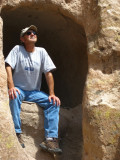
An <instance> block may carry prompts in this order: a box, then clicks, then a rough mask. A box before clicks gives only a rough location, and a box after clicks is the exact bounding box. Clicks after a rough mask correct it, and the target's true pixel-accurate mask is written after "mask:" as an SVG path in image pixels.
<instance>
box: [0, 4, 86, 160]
mask: <svg viewBox="0 0 120 160" xmlns="http://www.w3.org/2000/svg"><path fill="white" fill-rule="evenodd" d="M1 16H2V18H3V53H4V57H6V56H7V55H8V53H9V51H10V50H11V49H12V48H13V47H14V46H15V45H17V44H20V40H19V35H20V31H21V29H23V28H25V27H27V26H29V25H31V24H34V25H36V26H37V27H38V42H37V44H36V45H37V46H41V47H44V48H45V49H46V50H47V52H48V53H49V55H50V56H51V58H52V60H53V61H54V63H55V65H56V66H57V70H56V71H55V72H53V74H54V79H55V93H56V95H57V96H58V97H60V99H61V101H62V107H63V108H72V109H71V110H64V109H62V110H61V114H60V136H61V138H62V143H61V145H62V149H63V154H62V157H61V158H60V159H62V160H66V158H67V159H69V160H73V159H76V160H78V159H81V153H82V131H81V128H82V120H81V119H82V118H81V117H82V116H81V110H82V109H80V107H81V104H82V97H83V89H84V85H85V80H86V75H87V68H88V62H87V41H86V36H85V32H84V29H83V28H82V27H81V26H80V25H78V24H76V23H75V22H74V21H73V20H72V19H70V18H67V17H66V16H65V15H63V14H61V13H58V12H55V11H50V10H49V9H48V10H47V11H43V10H42V11H41V10H37V11H36V10H34V9H32V10H31V9H29V8H26V7H22V8H21V7H19V8H17V9H13V8H12V9H10V8H7V7H6V8H4V9H2V14H1ZM42 90H44V91H46V92H48V90H47V85H46V82H45V79H44V77H43V83H42ZM76 106H77V107H76ZM74 107H75V108H74ZM27 127H28V126H27ZM23 128H26V125H25V124H23ZM28 130H29V129H26V130H25V131H28ZM37 132H40V131H37ZM29 134H30V135H31V133H29ZM37 134H38V137H37V136H36V135H34V139H36V138H38V139H39V138H40V136H39V133H37ZM25 136H26V135H25ZM27 136H28V135H27ZM32 147H34V146H32ZM38 150H39V148H38ZM38 153H39V154H38ZM41 154H42V153H41V152H40V151H38V152H37V153H36V152H35V153H34V156H35V157H36V159H39V158H38V157H39V156H41Z"/></svg>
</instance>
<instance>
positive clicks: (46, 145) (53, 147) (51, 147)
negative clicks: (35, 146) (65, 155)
mask: <svg viewBox="0 0 120 160" xmlns="http://www.w3.org/2000/svg"><path fill="white" fill-rule="evenodd" d="M40 147H41V148H42V149H44V150H47V151H48V152H51V153H62V149H60V148H59V144H58V140H57V139H56V138H54V139H53V140H45V141H44V142H42V143H41V144H40Z"/></svg>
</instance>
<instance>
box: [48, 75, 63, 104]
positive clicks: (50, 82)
mask: <svg viewBox="0 0 120 160" xmlns="http://www.w3.org/2000/svg"><path fill="white" fill-rule="evenodd" d="M45 78H46V81H47V85H48V88H49V101H50V102H51V99H53V104H55V102H56V104H57V106H58V105H59V106H60V105H61V102H60V99H59V98H58V97H56V96H55V93H54V79H53V75H52V73H51V72H47V73H46V74H45Z"/></svg>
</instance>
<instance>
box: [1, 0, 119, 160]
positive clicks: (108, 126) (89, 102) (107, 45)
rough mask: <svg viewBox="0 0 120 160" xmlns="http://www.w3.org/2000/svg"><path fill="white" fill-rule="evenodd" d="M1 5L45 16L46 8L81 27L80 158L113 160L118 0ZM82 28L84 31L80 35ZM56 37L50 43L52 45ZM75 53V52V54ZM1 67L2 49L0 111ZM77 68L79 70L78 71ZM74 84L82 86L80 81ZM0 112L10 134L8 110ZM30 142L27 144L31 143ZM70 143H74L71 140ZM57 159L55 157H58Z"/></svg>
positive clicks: (115, 149)
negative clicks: (83, 62)
mask: <svg viewBox="0 0 120 160" xmlns="http://www.w3.org/2000/svg"><path fill="white" fill-rule="evenodd" d="M31 4H32V5H31ZM36 4H37V7H36ZM6 6H7V7H8V8H7V10H9V9H13V10H14V9H16V8H17V7H20V6H21V7H25V6H27V7H28V8H32V9H33V8H35V9H36V10H41V11H44V12H46V11H47V10H52V11H54V12H55V13H56V12H57V13H58V12H59V13H60V14H61V15H62V16H64V17H67V18H68V17H69V19H70V20H71V21H72V22H75V23H77V24H78V25H79V26H81V27H82V28H83V29H82V31H81V33H83V34H86V37H87V41H85V38H84V42H86V43H87V46H88V48H87V51H88V64H89V69H88V76H87V81H86V85H85V89H84V99H83V104H82V106H83V121H82V122H83V142H84V145H83V160H119V157H120V125H119V124H120V107H119V101H120V98H119V97H120V96H119V92H120V88H119V84H120V81H119V79H120V71H119V69H120V63H119V62H120V47H119V44H120V2H119V0H114V1H113V0H109V1H108V0H99V1H97V0H81V1H80V0H65V1H64V0H57V1H56V0H46V1H45V0H37V1H35V0H33V1H31V0H27V1H25V0H17V1H16V0H6V1H4V2H3V8H5V7H6ZM5 18H6V17H5ZM5 18H4V20H5ZM1 24H2V21H1ZM28 24H29V23H28ZM68 28H69V27H68ZM1 30H2V26H1ZM48 30H49V29H48ZM83 30H84V31H85V32H83ZM52 33H53V32H52ZM0 36H1V37H0V39H1V42H0V46H1V47H2V31H1V35H0ZM83 37H85V36H83ZM56 39H57V38H56ZM56 39H54V40H55V41H56ZM61 39H62V40H63V39H64V38H63V37H61ZM69 39H70V38H69ZM69 46H70V45H68V48H69ZM71 46H72V45H71ZM59 48H60V47H59ZM66 48H67V47H66ZM61 53H62V51H61ZM79 53H81V52H80V50H79ZM78 59H79V58H78ZM66 60H67V58H66ZM3 64H4V63H3V56H2V48H1V54H0V67H1V68H2V69H1V70H2V72H3V73H2V77H3V78H2V81H1V83H0V90H1V92H0V94H1V95H0V96H1V97H2V99H1V106H0V107H3V108H4V103H6V102H7V95H6V85H5V84H6V80H5V79H6V76H5V74H4V73H5V71H4V65H3ZM82 70H84V68H83V69H82ZM4 77H5V78H4ZM84 81H85V79H84ZM1 84H3V85H1ZM80 85H82V86H83V85H84V83H83V84H80ZM3 86H4V87H5V88H4V87H3ZM63 86H64V85H63ZM65 86H66V85H65ZM83 87H84V86H83ZM3 96H4V97H3ZM80 97H81V96H80ZM6 107H8V105H6ZM67 107H69V106H67ZM2 111H3V112H5V109H1V112H2ZM5 114H6V115H7V118H8V120H9V123H10V125H9V126H11V128H12V129H11V130H10V134H11V135H12V133H13V125H12V122H11V121H10V119H11V117H9V115H10V113H9V110H7V111H6V112H5ZM69 114H71V113H68V115H69ZM6 115H4V114H0V116H2V117H3V118H2V119H6ZM23 119H24V118H23ZM63 121H64V118H63ZM23 122H24V121H23ZM4 123H5V121H3V124H4ZM6 128H7V127H6ZM73 130H74V126H73ZM3 133H4V135H5V133H7V129H5V130H3ZM68 133H69V132H68ZM63 135H64V132H63ZM75 136H76V135H75V134H74V136H73V137H75ZM28 137H29V136H28ZM66 139H67V137H65V139H64V140H66ZM5 140H7V139H5ZM26 143H27V138H26ZM31 143H32V144H33V142H31ZM80 143H81V142H80ZM80 143H79V144H80ZM15 144H16V143H15ZM76 144H78V143H77V142H76ZM66 146H67V145H64V147H66ZM64 147H63V148H64ZM68 148H69V147H68ZM1 151H2V154H1V155H2V156H3V151H4V150H3V148H2V150H1ZM11 151H12V149H11ZM80 151H81V150H80ZM14 152H17V148H16V149H15V150H14ZM6 153H7V155H9V156H10V155H11V154H9V153H10V152H8V149H7V152H6ZM18 154H19V153H18ZM12 155H14V154H12ZM21 156H22V155H21ZM34 156H35V155H34ZM34 156H33V157H34ZM67 156H68V155H67V153H66V157H65V158H66V159H69V158H67ZM57 158H59V159H60V158H61V157H57ZM21 159H22V158H21ZM72 159H76V160H78V159H79V158H78V157H77V155H74V156H73V158H72ZM72 159H71V160H72Z"/></svg>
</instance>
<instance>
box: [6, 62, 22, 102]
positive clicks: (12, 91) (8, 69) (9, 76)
mask: <svg viewBox="0 0 120 160" xmlns="http://www.w3.org/2000/svg"><path fill="white" fill-rule="evenodd" d="M5 68H6V72H7V84H8V89H9V91H8V94H9V98H10V99H14V96H15V98H16V97H17V94H16V91H17V92H18V94H20V91H19V90H18V89H17V88H15V86H14V82H13V78H12V68H11V66H10V65H9V64H7V63H5Z"/></svg>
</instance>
